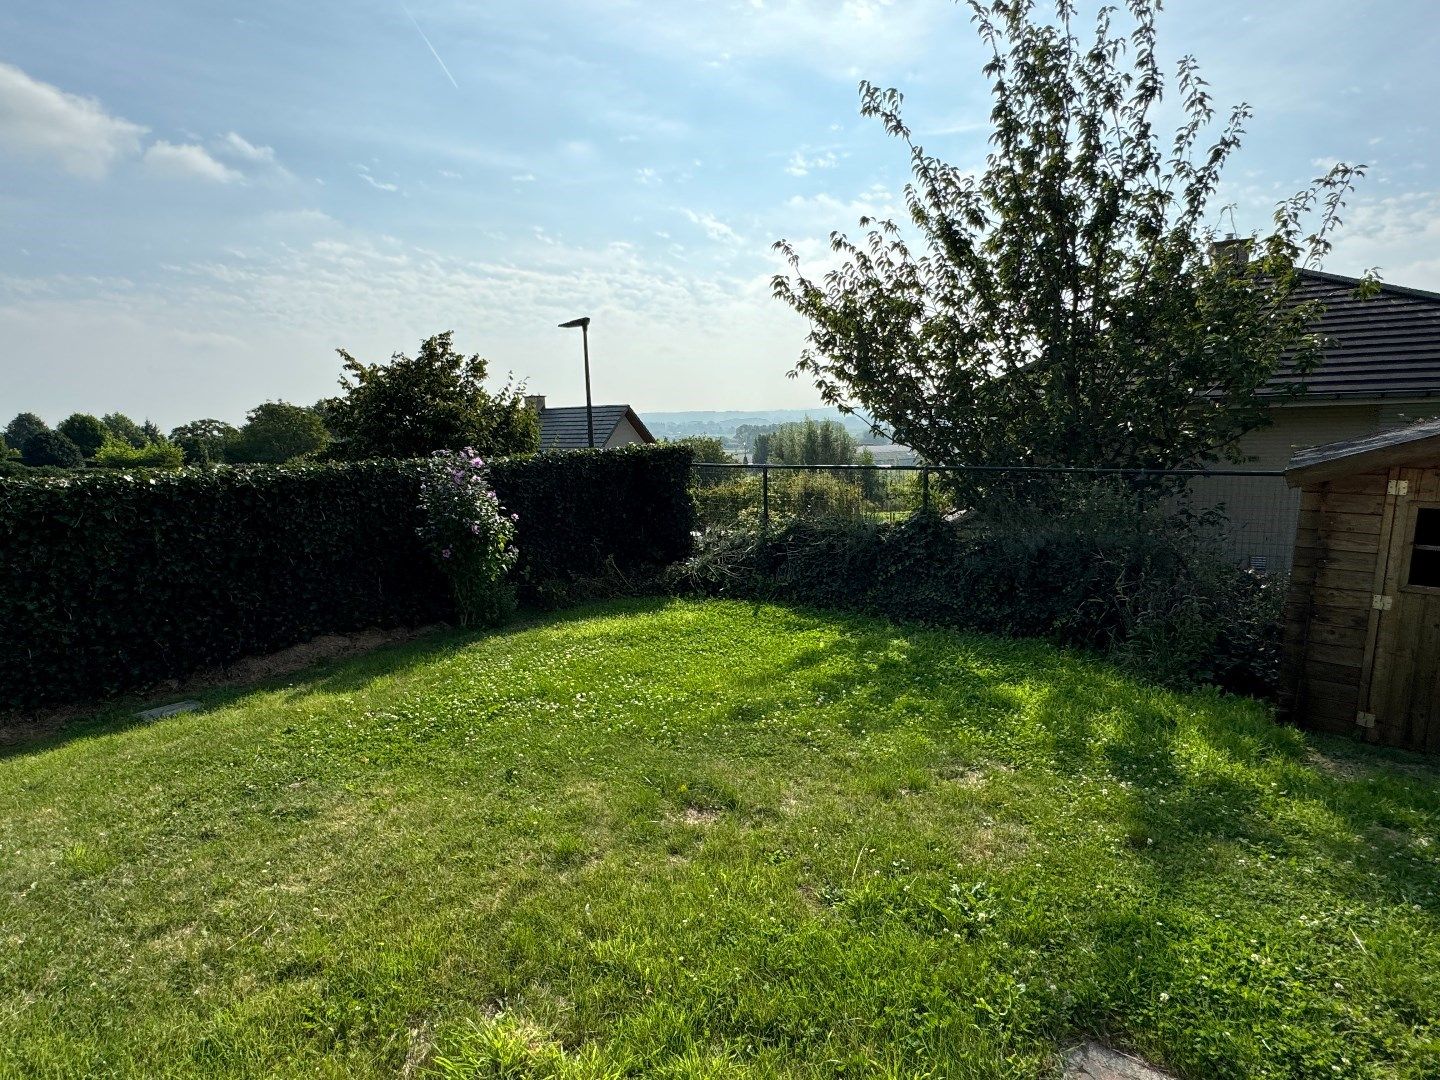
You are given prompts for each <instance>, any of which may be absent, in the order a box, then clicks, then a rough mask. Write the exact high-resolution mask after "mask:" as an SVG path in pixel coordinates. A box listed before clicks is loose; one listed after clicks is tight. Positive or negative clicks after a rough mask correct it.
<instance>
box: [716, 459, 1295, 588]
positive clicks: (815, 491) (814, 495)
mask: <svg viewBox="0 0 1440 1080" xmlns="http://www.w3.org/2000/svg"><path fill="white" fill-rule="evenodd" d="M691 485H692V486H691V493H692V494H693V496H694V499H695V506H696V510H697V513H698V516H699V521H700V527H701V529H702V530H708V529H717V528H736V527H747V528H758V527H761V526H771V525H781V524H785V523H789V522H793V521H806V522H814V523H819V522H823V521H850V522H861V521H869V522H877V523H878V522H895V521H900V520H903V519H904V518H906V517H908V516H909V515H911V514H913V513H915V512H917V511H919V510H921V509H930V510H934V511H935V512H937V513H940V514H943V515H946V516H950V517H953V518H957V519H963V518H964V517H965V516H966V515H968V514H970V513H972V512H974V511H975V510H976V508H978V507H982V506H985V505H989V504H994V503H995V502H997V501H1002V502H1004V503H1006V504H1008V505H1011V506H1024V507H1028V508H1030V509H1032V510H1035V511H1039V512H1042V513H1043V512H1044V511H1045V510H1046V508H1047V507H1059V506H1062V505H1073V504H1074V503H1075V501H1076V499H1077V498H1080V497H1082V496H1083V494H1084V493H1088V492H1094V491H1096V490H1100V489H1104V490H1107V491H1109V492H1112V493H1119V495H1120V496H1121V497H1124V496H1125V495H1126V494H1128V495H1130V496H1133V497H1134V498H1136V499H1137V500H1138V501H1141V502H1144V503H1145V504H1146V505H1147V506H1157V505H1158V506H1162V507H1165V508H1168V509H1169V510H1170V511H1173V512H1174V513H1177V514H1187V515H1191V516H1193V517H1194V518H1196V519H1197V520H1200V521H1202V522H1203V523H1204V525H1205V527H1206V528H1207V529H1208V530H1209V531H1210V532H1211V533H1212V534H1213V535H1214V536H1215V537H1216V540H1217V544H1218V546H1219V547H1220V549H1221V552H1222V553H1223V554H1224V555H1225V556H1226V557H1227V558H1228V559H1230V560H1232V561H1234V562H1235V563H1237V564H1238V565H1241V566H1245V567H1247V568H1249V569H1252V570H1258V571H1267V572H1285V571H1288V570H1289V567H1290V559H1291V548H1292V546H1293V544H1294V538H1295V526H1296V524H1297V522H1298V520H1299V513H1300V496H1299V492H1297V491H1293V490H1292V489H1290V488H1289V487H1288V486H1287V485H1286V483H1285V478H1284V473H1281V472H1268V471H1265V472H1262V471H1254V470H1238V469H1213V470H1169V471H1166V470H1144V469H1068V468H1045V467H1035V466H1016V467H1006V466H940V465H813V466H812V465H739V464H724V465H721V464H703V463H697V464H696V465H695V466H693V468H692V478H691Z"/></svg>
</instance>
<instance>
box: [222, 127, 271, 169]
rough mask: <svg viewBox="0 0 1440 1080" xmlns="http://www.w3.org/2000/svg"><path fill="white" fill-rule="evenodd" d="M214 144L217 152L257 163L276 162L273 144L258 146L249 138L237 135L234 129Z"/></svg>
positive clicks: (269, 163)
mask: <svg viewBox="0 0 1440 1080" xmlns="http://www.w3.org/2000/svg"><path fill="white" fill-rule="evenodd" d="M212 146H213V148H214V150H215V152H216V153H217V154H222V155H224V156H226V157H231V158H238V159H239V160H241V161H248V162H250V163H252V164H255V165H274V164H275V148H274V147H273V146H256V145H255V144H254V143H252V142H250V140H249V139H246V138H244V137H243V136H241V135H237V134H236V133H235V132H233V131H232V132H230V133H229V134H228V135H226V136H225V137H224V138H223V139H217V140H215V142H214V143H213V144H212Z"/></svg>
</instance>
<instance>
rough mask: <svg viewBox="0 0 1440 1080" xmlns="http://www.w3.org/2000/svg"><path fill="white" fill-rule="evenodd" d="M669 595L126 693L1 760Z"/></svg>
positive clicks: (525, 615) (354, 682) (371, 677)
mask: <svg viewBox="0 0 1440 1080" xmlns="http://www.w3.org/2000/svg"><path fill="white" fill-rule="evenodd" d="M669 602H670V601H669V599H668V598H664V597H642V598H635V599H627V600H620V601H611V602H599V601H597V602H594V603H586V604H581V605H578V606H576V607H572V608H566V609H564V610H560V611H535V610H527V611H524V612H522V613H521V614H520V615H519V616H518V617H517V618H516V619H515V621H513V622H512V623H510V624H508V625H507V626H504V627H501V628H499V629H495V630H461V629H455V628H448V627H447V628H442V629H439V630H436V631H434V632H432V633H429V634H426V635H424V636H423V637H420V638H416V639H414V640H411V641H400V642H389V643H386V644H383V645H380V646H378V647H376V648H375V649H373V650H371V651H369V652H366V653H361V654H359V655H354V656H348V657H341V658H337V659H333V660H323V661H320V662H319V663H316V664H314V665H312V666H310V667H306V668H302V669H300V670H298V671H292V672H288V673H286V674H283V675H273V676H269V677H266V678H262V679H257V680H255V681H253V682H247V683H239V684H235V685H232V686H221V687H212V688H205V689H195V690H187V689H186V688H185V686H184V685H183V684H182V685H181V686H180V687H179V688H177V689H175V690H173V691H169V692H166V693H164V694H159V693H156V692H153V691H152V692H149V693H145V694H128V695H125V696H123V697H120V698H118V699H116V700H115V701H114V702H112V703H109V704H105V705H102V706H100V707H98V708H97V709H95V711H93V712H90V713H88V714H85V715H81V716H77V717H75V718H74V719H73V720H68V721H65V722H63V725H62V726H60V727H59V728H58V729H57V730H53V731H46V732H44V733H42V734H39V735H37V736H36V737H34V738H33V739H24V740H20V741H16V742H13V743H9V744H4V745H0V761H5V760H9V759H11V758H17V757H25V756H28V755H30V754H38V753H45V752H47V751H50V750H54V749H56V748H58V747H61V746H64V745H66V744H68V743H72V742H78V741H83V740H86V739H92V738H99V737H103V736H107V735H116V734H120V733H122V732H124V731H127V730H130V729H132V728H139V727H151V726H153V725H157V724H164V723H166V722H167V721H171V720H181V719H185V718H193V717H196V716H200V715H204V714H205V713H208V712H214V711H216V710H218V709H223V708H225V707H227V706H229V705H231V704H233V703H234V702H236V701H238V700H240V699H241V698H244V697H248V696H249V695H251V694H256V693H268V692H274V691H283V692H284V693H285V696H286V697H297V696H300V695H304V694H309V693H317V692H323V693H333V692H340V693H344V692H351V691H358V690H363V689H364V688H365V687H366V686H367V685H369V684H370V683H372V682H374V681H375V680H376V679H381V678H386V677H388V676H391V675H395V674H397V673H399V672H402V671H404V670H406V669H407V668H410V667H412V666H417V665H424V664H426V663H429V662H432V661H435V660H439V659H441V658H442V657H445V656H447V655H451V654H454V653H457V652H460V651H462V650H464V649H467V648H470V647H471V646H473V645H475V644H476V643H477V642H481V641H484V640H487V639H491V638H497V637H504V636H509V635H513V634H518V633H522V632H524V631H527V630H533V629H536V628H540V627H546V626H563V625H565V624H567V623H574V622H583V621H585V620H586V619H590V618H593V617H595V616H596V615H597V614H606V615H628V614H636V615H640V614H647V613H650V612H654V611H658V610H659V609H660V608H661V607H663V606H665V605H666V604H667V603H669ZM187 698H191V699H194V700H196V701H199V702H200V705H201V707H200V708H199V709H198V710H194V711H191V712H187V713H179V714H176V715H175V716H174V717H160V718H157V719H154V720H145V719H142V718H141V717H140V716H139V715H138V713H139V712H140V711H142V710H144V709H148V708H153V707H154V706H155V705H156V704H157V703H161V702H171V701H179V700H184V699H187Z"/></svg>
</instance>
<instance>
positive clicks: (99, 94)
mask: <svg viewBox="0 0 1440 1080" xmlns="http://www.w3.org/2000/svg"><path fill="white" fill-rule="evenodd" d="M1082 8H1085V9H1088V10H1093V5H1089V4H1085V3H1082ZM1088 10H1087V19H1088ZM427 38H428V43H427V40H426V39H427ZM1162 44H1163V46H1164V49H1165V51H1166V52H1167V53H1170V54H1178V53H1180V52H1182V51H1189V52H1193V53H1195V54H1196V55H1197V56H1198V57H1199V60H1200V63H1201V67H1202V70H1203V72H1204V73H1205V75H1206V76H1207V78H1209V80H1210V81H1211V83H1212V85H1213V88H1214V90H1215V92H1216V96H1217V99H1218V100H1219V101H1220V102H1221V103H1225V104H1228V103H1230V102H1233V101H1239V100H1246V101H1249V102H1250V103H1251V104H1252V105H1253V106H1254V107H1255V109H1256V112H1257V116H1256V118H1255V120H1254V122H1252V123H1251V124H1250V135H1249V138H1248V140H1247V146H1246V148H1245V150H1244V151H1243V152H1242V154H1241V156H1240V157H1239V158H1237V159H1236V161H1235V163H1234V168H1233V169H1232V171H1231V172H1230V174H1229V186H1228V188H1227V191H1226V195H1227V197H1228V198H1230V199H1233V200H1234V201H1235V202H1236V203H1237V204H1238V205H1239V208H1240V209H1239V215H1238V216H1239V223H1240V225H1241V227H1242V228H1249V227H1251V226H1252V225H1258V224H1262V223H1263V221H1264V217H1263V215H1264V214H1266V213H1267V211H1268V209H1269V208H1270V206H1271V205H1273V203H1274V201H1275V200H1276V199H1277V198H1279V197H1280V196H1282V195H1284V194H1286V193H1288V192H1290V191H1292V190H1294V189H1295V188H1296V187H1298V186H1301V185H1302V184H1303V183H1305V182H1306V181H1307V180H1309V179H1310V177H1312V176H1313V175H1314V174H1315V173H1316V172H1317V170H1319V169H1320V168H1321V167H1322V166H1323V165H1324V164H1325V163H1326V162H1328V161H1330V160H1333V159H1344V160H1352V161H1364V162H1368V163H1369V164H1370V165H1371V173H1370V176H1369V178H1368V179H1367V180H1366V181H1365V182H1364V185H1363V187H1362V189H1361V191H1360V193H1359V194H1358V195H1357V196H1356V198H1355V199H1354V200H1353V202H1352V204H1351V209H1350V211H1349V213H1348V214H1347V215H1346V229H1345V230H1344V232H1343V233H1342V236H1341V239H1340V242H1339V244H1338V245H1337V248H1336V251H1335V253H1334V255H1333V257H1332V258H1331V259H1330V260H1329V262H1328V263H1327V268H1328V269H1331V270H1335V271H1338V272H1342V273H1344V272H1359V271H1361V270H1363V269H1365V268H1367V267H1371V266H1378V267H1380V268H1381V271H1382V275H1383V276H1384V277H1385V278H1386V279H1387V280H1391V281H1395V282H1397V283H1402V284H1409V285H1416V286H1421V287H1428V288H1434V289H1440V175H1437V167H1440V139H1437V131H1436V120H1435V115H1436V112H1435V109H1436V102H1437V100H1440V65H1437V63H1436V61H1435V58H1436V57H1437V56H1440V5H1437V4H1436V3H1434V2H1433V0H1385V2H1383V3H1382V2H1372V3H1362V2H1355V0H1346V2H1340V0H1303V2H1299V0H1297V2H1289V0H1267V2H1266V3H1263V4H1260V3H1254V2H1230V0H1172V3H1171V4H1170V5H1169V6H1168V8H1167V10H1166V13H1165V15H1164V18H1163V22H1162ZM981 62H982V58H981V54H980V49H979V46H978V43H977V42H976V40H975V38H974V35H973V32H972V30H971V27H970V24H969V22H968V19H967V17H966V13H965V12H964V11H963V10H962V9H960V8H958V7H956V6H955V5H953V4H951V3H949V2H948V0H828V2H825V0H705V2H702V3H678V2H674V0H669V2H660V0H645V2H641V0H618V2H617V0H612V2H605V3H602V2H589V0H527V2H508V3H501V2H496V0H492V2H489V3H468V4H467V3H456V2H450V0H414V2H413V3H411V4H410V5H409V6H408V7H407V6H406V5H403V4H400V3H389V2H373V0H345V2H338V0H317V2H311V3H305V4H296V3H293V2H287V3H279V2H271V0H252V2H249V3H246V4H243V5H240V4H222V3H211V2H205V3H196V2H187V3H181V2H179V0H170V2H166V3H160V2H123V0H119V2H117V0H108V2H92V0H66V2H65V3H63V4H59V3H55V2H54V0H41V2H36V0H10V2H9V3H7V4H5V5H4V6H3V8H0V413H3V414H4V415H5V416H9V415H12V414H13V413H14V412H15V411H17V410H19V409H32V410H35V411H37V412H40V413H41V414H42V415H45V416H47V417H48V418H50V419H51V420H52V421H53V420H58V419H59V418H60V417H61V416H63V415H65V414H66V413H68V412H70V411H72V410H77V409H79V410H85V411H93V412H97V413H98V412H107V411H110V410H112V409H120V410H123V411H126V412H129V413H131V414H133V415H136V416H151V417H153V418H155V419H156V420H157V421H158V422H159V423H161V424H162V425H163V426H167V427H168V426H171V425H173V424H177V423H180V422H183V421H185V420H189V419H193V418H196V417H201V416H216V417H221V418H225V419H230V420H239V419H241V418H242V417H243V414H244V412H245V410H246V409H247V408H249V407H252V406H253V405H255V404H257V403H259V402H261V401H264V400H273V399H277V398H279V399H286V400H290V401H296V402H309V401H313V400H314V399H316V398H318V397H320V396H322V395H327V394H330V393H333V392H334V388H335V380H336V378H337V375H338V370H339V369H338V360H337V358H336V357H335V355H334V352H333V351H332V350H333V349H335V348H336V347H345V348H348V349H349V350H351V351H352V352H354V353H356V354H357V355H359V356H362V357H364V358H370V359H374V358H381V357H384V356H388V355H389V354H390V353H391V352H393V351H395V350H397V349H403V350H406V351H412V350H413V349H414V347H415V346H416V344H417V343H418V341H419V340H420V338H421V337H423V336H425V335H426V334H429V333H432V332H434V331H436V330H440V329H453V330H455V331H456V338H457V342H458V343H459V344H460V345H461V346H462V347H464V348H465V349H466V350H467V351H478V352H480V353H481V354H482V355H485V356H487V357H488V358H489V359H490V360H491V363H492V370H494V371H496V372H497V373H499V374H501V375H503V373H504V372H505V371H507V370H513V371H514V372H515V374H516V375H517V376H518V377H522V378H526V379H528V380H529V383H530V386H531V389H532V391H534V392H539V393H545V394H547V395H548V396H549V398H550V400H551V402H552V403H557V404H566V403H575V402H578V401H580V400H582V395H583V383H582V381H581V376H580V371H579V364H578V345H579V343H578V341H576V340H574V338H573V337H572V336H571V335H570V333H568V332H565V331H560V330H557V329H555V327H554V324H555V323H557V322H560V321H561V320H563V319H566V318H570V317H572V316H574V315H579V314H589V315H591V316H593V317H594V320H595V323H594V327H593V333H592V346H593V356H594V364H595V392H596V398H597V400H603V401H629V402H631V403H633V404H634V405H636V406H637V407H638V408H640V409H642V410H644V409H681V408H698V409H704V408H717V409H718V408H758V407H786V406H808V405H811V404H813V403H814V402H815V401H816V397H815V394H814V391H813V389H812V388H811V387H809V386H807V385H806V384H804V383H801V382H796V381H792V380H787V379H786V378H785V373H786V372H787V371H788V370H789V368H790V366H791V365H792V363H793V360H794V357H795V355H796V353H797V351H798V348H799V345H800V341H801V339H802V337H803V333H804V328H803V326H802V325H801V324H800V323H799V322H798V321H797V320H796V318H795V317H794V316H793V315H792V314H791V313H790V312H789V311H788V310H787V309H784V308H782V307H781V306H780V305H779V304H778V303H777V302H775V301H773V300H772V299H771V298H770V295H769V277H770V275H771V274H772V273H773V272H774V271H775V270H776V269H777V263H776V259H775V256H774V255H773V253H772V252H771V251H770V244H771V243H772V242H773V241H774V240H776V239H778V238H780V237H786V238H789V239H791V240H792V241H795V242H797V244H799V245H800V246H801V248H802V250H804V251H807V252H810V253H811V254H812V255H813V257H814V258H816V259H817V260H818V259H821V258H823V257H824V253H825V238H826V236H827V235H828V233H829V231H830V230H831V229H850V230H852V231H853V230H854V228H855V222H856V219H857V218H858V217H859V216H860V215H861V214H863V213H875V212H881V213H884V212H887V211H893V209H894V208H895V206H896V203H897V199H896V196H897V193H898V192H899V190H900V187H901V185H902V184H903V183H904V181H905V179H906V160H905V157H904V155H903V153H902V152H901V149H902V148H901V147H899V146H898V145H897V144H895V143H894V142H892V141H890V140H888V139H887V138H886V137H885V136H884V134H883V133H882V132H881V131H880V130H879V128H878V125H876V124H875V123H874V122H871V121H866V120H863V119H861V118H860V117H859V116H858V115H857V112H856V93H855V87H856V83H857V81H858V80H859V79H861V78H868V79H871V80H872V81H875V82H878V83H881V84H884V85H894V86H898V87H900V88H902V89H903V90H904V91H905V92H906V95H907V103H908V106H909V109H908V115H909V116H910V118H911V120H912V125H913V126H914V127H915V128H916V130H917V132H918V133H919V136H920V138H921V141H922V142H923V143H924V144H925V145H926V147H927V148H928V149H933V150H935V151H938V152H941V153H943V154H944V155H945V156H947V157H948V158H950V159H951V160H953V161H955V162H957V163H960V164H977V165H978V164H979V163H980V162H981V160H982V158H983V154H984V151H985V134H986V133H985V120H986V115H987V112H988V107H989V106H988V99H987V96H986V92H985V83H984V80H983V78H982V76H981V74H980V70H979V69H980V65H981ZM1216 224H1219V222H1217V223H1216Z"/></svg>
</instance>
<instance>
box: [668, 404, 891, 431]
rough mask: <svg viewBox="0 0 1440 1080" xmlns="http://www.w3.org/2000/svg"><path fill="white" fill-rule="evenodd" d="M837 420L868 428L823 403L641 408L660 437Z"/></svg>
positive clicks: (855, 428) (855, 427) (851, 426)
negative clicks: (805, 406)
mask: <svg viewBox="0 0 1440 1080" xmlns="http://www.w3.org/2000/svg"><path fill="white" fill-rule="evenodd" d="M807 416H808V417H811V418H812V419H815V420H838V421H839V422H840V423H842V424H844V425H845V428H846V429H847V430H848V431H849V432H850V433H851V434H852V435H854V436H855V437H856V438H857V439H858V438H863V437H864V436H866V435H868V434H869V431H870V429H869V428H868V427H867V426H866V424H865V422H864V421H863V420H861V419H859V418H858V417H854V416H846V415H844V414H843V413H841V411H840V410H839V409H834V408H827V407H824V406H821V407H818V408H814V409H750V410H739V409H726V410H713V409H712V410H705V409H699V410H693V411H689V412H648V411H647V412H642V413H641V414H640V418H641V419H642V420H644V421H645V426H646V427H648V428H649V429H650V431H651V432H652V433H653V434H654V435H655V436H656V437H657V438H661V439H682V438H684V437H685V436H686V435H718V436H720V437H721V438H733V437H734V435H735V430H736V429H737V428H739V427H741V426H742V425H745V424H749V425H755V424H789V423H796V422H799V421H802V420H804V419H805V418H806V417H807Z"/></svg>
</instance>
